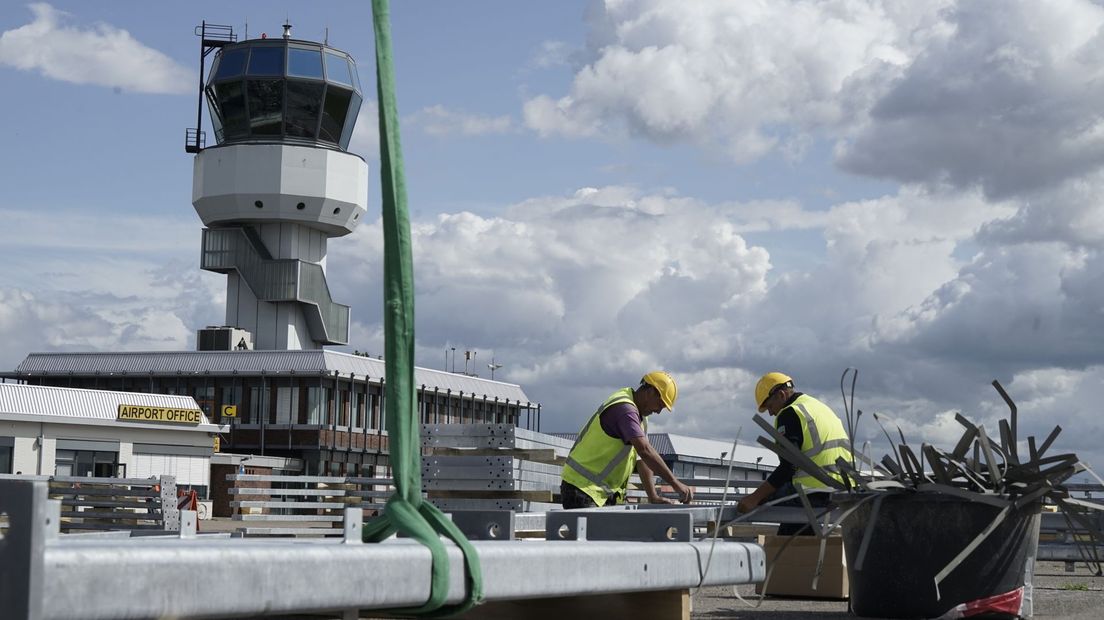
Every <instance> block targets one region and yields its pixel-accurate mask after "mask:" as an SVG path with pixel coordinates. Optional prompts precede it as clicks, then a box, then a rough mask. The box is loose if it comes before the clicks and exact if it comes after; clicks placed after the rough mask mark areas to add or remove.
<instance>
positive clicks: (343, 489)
mask: <svg viewBox="0 0 1104 620" xmlns="http://www.w3.org/2000/svg"><path fill="white" fill-rule="evenodd" d="M226 479H227V480H228V481H230V482H233V483H234V486H233V487H232V488H230V489H229V492H230V494H231V495H232V496H233V497H234V499H233V500H231V502H230V506H231V507H232V508H233V509H234V514H233V516H232V518H233V520H234V521H241V522H242V527H241V528H238V533H239V534H241V535H244V536H277V535H284V536H341V535H342V527H343V524H344V523H345V522H346V518H345V516H344V515H345V514H347V510H346V509H349V508H356V509H358V510H376V511H378V510H382V509H383V507H384V504H385V503H386V500H387V498H388V497H390V496H391V494H392V493H393V492H394V486H393V482H394V481H393V480H392V479H391V478H360V477H340V476H279V475H256V474H229V475H227V476H226ZM246 485H248V486H246Z"/></svg>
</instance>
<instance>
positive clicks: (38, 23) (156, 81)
mask: <svg viewBox="0 0 1104 620" xmlns="http://www.w3.org/2000/svg"><path fill="white" fill-rule="evenodd" d="M29 7H30V10H31V12H32V13H33V14H34V20H33V21H32V22H30V23H29V24H26V25H24V26H20V27H19V28H14V29H12V30H8V31H5V32H3V33H0V64H4V65H7V66H10V67H15V68H17V69H21V70H24V71H35V72H38V73H40V74H42V75H44V76H46V77H49V78H51V79H55V80H61V81H63V82H72V83H74V84H94V85H97V86H107V87H110V88H118V89H121V90H125V91H130V92H137V93H156V94H172V95H179V94H187V93H190V92H192V90H193V88H194V79H195V78H194V76H193V75H192V72H191V71H189V70H188V69H186V68H185V67H184V66H183V65H181V64H180V63H178V62H176V61H174V60H173V59H171V58H169V57H168V56H166V55H165V54H163V53H161V52H159V51H157V50H155V49H153V48H151V47H148V46H146V45H144V44H142V43H141V42H140V41H138V40H136V39H135V38H134V37H132V36H131V34H130V33H129V32H127V31H126V30H122V29H119V28H116V27H114V26H112V25H110V24H104V23H97V24H93V25H90V26H84V25H68V24H67V22H68V21H69V19H70V16H69V14H67V13H64V12H62V11H59V10H57V9H55V8H53V7H52V6H50V5H49V4H46V3H34V4H31V5H29Z"/></svg>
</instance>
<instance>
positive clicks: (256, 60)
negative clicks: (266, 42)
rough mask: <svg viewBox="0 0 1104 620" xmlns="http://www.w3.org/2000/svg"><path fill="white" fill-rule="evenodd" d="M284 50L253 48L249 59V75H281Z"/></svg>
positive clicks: (282, 72)
mask: <svg viewBox="0 0 1104 620" xmlns="http://www.w3.org/2000/svg"><path fill="white" fill-rule="evenodd" d="M283 74H284V48H283V46H281V47H255V48H253V55H252V56H250V58H249V75H283Z"/></svg>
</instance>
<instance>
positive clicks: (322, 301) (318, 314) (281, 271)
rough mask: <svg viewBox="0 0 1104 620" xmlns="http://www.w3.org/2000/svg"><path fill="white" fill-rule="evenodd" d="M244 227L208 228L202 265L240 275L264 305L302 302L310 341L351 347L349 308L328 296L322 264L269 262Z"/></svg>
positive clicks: (204, 235)
mask: <svg viewBox="0 0 1104 620" xmlns="http://www.w3.org/2000/svg"><path fill="white" fill-rule="evenodd" d="M265 254H266V253H264V252H263V251H262V250H261V249H259V248H257V247H256V246H255V245H254V243H253V241H252V240H251V239H250V238H249V236H248V235H247V234H246V233H245V231H244V230H243V229H242V228H205V229H204V230H203V254H202V257H201V259H200V267H201V268H202V269H205V270H207V271H214V272H216V273H229V272H231V271H236V272H238V275H240V276H241V278H242V280H244V281H245V283H246V285H247V286H249V289H250V290H251V291H253V294H254V295H256V296H257V299H258V300H260V301H268V302H280V301H294V302H298V303H300V304H303V311H304V312H303V314H304V317H305V318H306V321H307V326H308V328H309V329H310V332H311V338H312V339H314V340H315V341H317V342H321V343H322V344H348V342H349V306H347V305H345V304H339V303H337V302H335V301H334V300H333V297H331V296H330V289H329V286H328V285H327V284H326V273H325V272H324V271H323V270H322V266H321V265H318V264H315V263H312V262H309V261H303V260H299V259H294V258H280V259H271V258H267V257H266V256H265Z"/></svg>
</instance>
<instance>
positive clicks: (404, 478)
mask: <svg viewBox="0 0 1104 620" xmlns="http://www.w3.org/2000/svg"><path fill="white" fill-rule="evenodd" d="M372 21H373V24H374V26H375V34H376V88H377V94H378V96H379V137H380V177H381V186H382V190H383V201H382V208H383V270H384V280H383V289H384V295H383V299H384V309H383V317H384V318H383V325H384V333H385V341H384V352H385V355H384V359H385V362H384V363H385V372H386V377H387V381H386V386H385V398H384V402H385V406H384V409H385V411H386V415H387V433H388V436H389V437H390V446H391V469H392V472H393V475H394V477H395V493H394V494H393V495H392V496H391V498H390V499H389V500H388V501H387V509H386V511H385V513H384V515H383V516H382V517H378V518H376V519H373V520H371V521H369V522H368V523H366V524H365V525H364V530H363V539H364V541H365V542H378V541H380V540H383V539H384V538H387V537H388V536H390V535H391V534H393V533H395V532H401V533H403V534H405V535H407V536H409V537H411V538H413V539H415V540H417V541H418V542H420V543H422V544H423V545H425V546H426V547H428V548H429V551H430V554H431V555H432V557H433V569H432V581H431V588H430V595H429V600H428V601H427V602H426V603H425V604H424V605H422V606H420V607H415V608H410V609H402V610H393V611H392V613H396V612H397V613H400V614H409V615H419V616H443V615H451V614H456V613H462V612H464V611H467V610H468V609H470V608H471V607H473V606H474V605H475V604H476V603H478V602H479V601H480V599H482V596H483V580H482V572H481V569H480V565H479V556H478V554H477V553H476V551H475V548H474V547H473V546H472V544H471V543H470V542H469V541H468V539H467V538H466V537H465V536H464V534H463V533H462V532H461V531H460V530H459V529H458V528H457V527H456V526H455V525H454V524H453V523H452V521H450V520H449V519H448V518H447V517H445V515H444V514H443V513H442V512H441V511H440V510H438V509H437V507H436V506H434V505H432V504H430V503H429V502H426V501H423V500H422V480H421V446H420V438H419V430H420V424H419V420H418V418H417V408H416V407H415V402H416V400H415V395H414V389H415V387H414V268H413V260H412V259H411V243H410V218H409V215H408V213H407V208H406V182H405V180H404V178H403V159H402V147H401V144H400V142H399V122H398V120H399V114H398V106H397V104H396V101H395V71H394V66H393V65H392V60H391V16H390V7H389V3H388V0H372ZM438 534H444V535H445V536H446V537H448V538H450V539H452V540H453V541H455V542H456V544H457V545H459V546H460V549H461V550H462V551H463V553H464V562H465V566H466V568H467V572H468V577H469V579H470V581H469V589H468V596H467V598H466V599H465V601H464V602H463V603H461V604H459V605H453V606H445V604H444V603H445V598H446V596H447V595H448V581H449V564H448V555H447V553H446V550H445V545H444V543H443V542H442V541H441V539H440V537H439V536H438Z"/></svg>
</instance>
